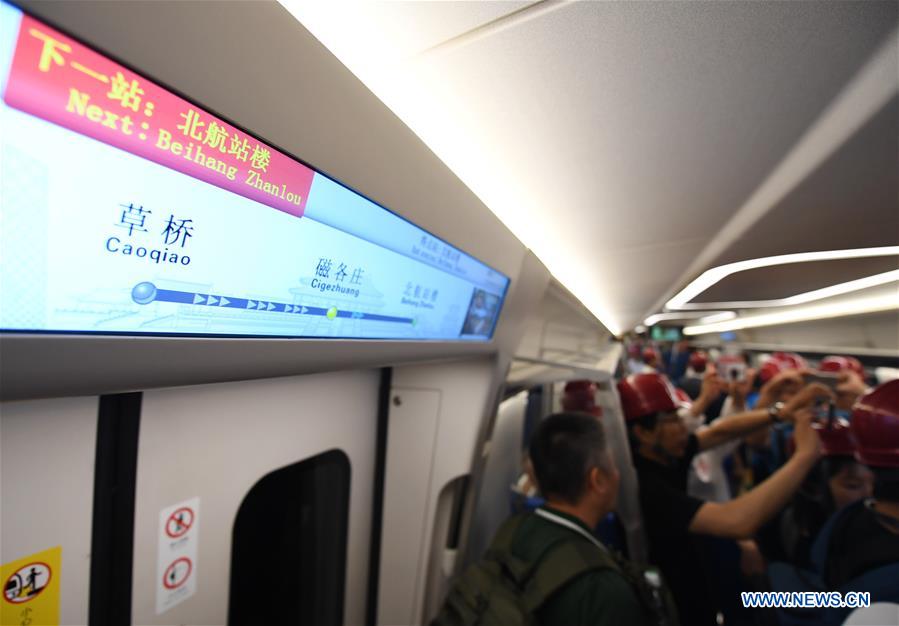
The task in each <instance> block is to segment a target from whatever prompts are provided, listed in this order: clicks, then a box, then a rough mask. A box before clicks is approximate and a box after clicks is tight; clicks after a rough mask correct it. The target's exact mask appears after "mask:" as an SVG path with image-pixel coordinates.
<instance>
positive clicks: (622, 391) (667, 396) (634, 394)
mask: <svg viewBox="0 0 899 626" xmlns="http://www.w3.org/2000/svg"><path fill="white" fill-rule="evenodd" d="M618 395H619V396H620V397H621V407H622V408H623V409H624V418H625V419H626V420H635V419H638V418H640V417H643V416H644V415H649V414H651V413H659V412H665V411H677V409H678V408H679V407H680V400H679V399H678V397H677V392H676V391H675V390H674V385H672V384H671V382H670V381H669V380H668V379H667V378H666V377H665V376H662V375H661V374H633V375H631V376H628V377H627V378H624V379H622V380H619V381H618Z"/></svg>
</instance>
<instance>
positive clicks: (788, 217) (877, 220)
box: [713, 63, 899, 282]
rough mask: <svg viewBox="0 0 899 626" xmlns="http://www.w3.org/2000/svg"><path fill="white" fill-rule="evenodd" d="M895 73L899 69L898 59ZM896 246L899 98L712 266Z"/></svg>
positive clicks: (898, 237) (898, 241)
mask: <svg viewBox="0 0 899 626" xmlns="http://www.w3.org/2000/svg"><path fill="white" fill-rule="evenodd" d="M896 71H897V74H899V63H897V70H896ZM897 244H899V96H895V97H893V98H892V99H891V100H890V102H889V103H888V104H887V105H886V106H885V107H884V108H883V109H882V110H881V111H880V112H879V113H877V114H876V115H875V116H874V117H873V118H871V119H870V120H869V121H868V123H867V124H865V126H864V127H863V128H862V129H861V130H860V131H859V132H858V133H857V134H856V135H855V136H854V137H852V138H851V139H850V140H849V141H848V142H846V143H845V144H843V146H842V147H841V148H840V149H839V150H838V151H837V152H836V153H834V154H833V155H832V156H831V157H830V158H829V159H827V160H826V161H825V162H824V163H822V164H821V165H820V166H819V167H818V169H816V170H815V171H814V172H813V173H812V175H811V176H809V177H808V178H806V179H805V180H804V181H803V182H802V183H801V184H800V185H799V186H798V187H796V188H795V189H794V190H793V191H792V193H790V194H789V195H787V196H786V197H785V198H784V199H783V200H782V201H781V202H780V203H778V204H777V205H776V206H775V207H774V208H772V209H771V211H769V212H768V213H767V214H766V215H765V216H764V217H763V218H762V219H761V220H759V221H758V222H756V223H755V225H753V227H752V228H750V229H749V230H748V231H747V232H746V233H744V235H743V237H741V238H740V239H739V240H737V241H736V242H734V244H733V245H731V246H730V248H729V249H728V250H727V251H725V252H724V253H723V254H722V255H721V256H720V257H718V259H717V260H716V261H715V262H714V263H713V265H723V264H725V263H731V262H734V261H742V260H745V259H751V258H758V257H764V256H773V255H776V254H787V253H793V252H809V251H814V250H841V249H849V248H862V247H879V246H894V245H897ZM810 269H811V268H810ZM833 282H837V281H833Z"/></svg>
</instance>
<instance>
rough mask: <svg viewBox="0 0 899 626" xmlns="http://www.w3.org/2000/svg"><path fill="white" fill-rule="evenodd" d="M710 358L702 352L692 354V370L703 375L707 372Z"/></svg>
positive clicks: (690, 362) (697, 351)
mask: <svg viewBox="0 0 899 626" xmlns="http://www.w3.org/2000/svg"><path fill="white" fill-rule="evenodd" d="M708 362H709V356H708V355H707V354H706V353H705V352H704V351H702V350H696V351H695V352H691V353H690V361H689V364H690V368H691V369H692V370H693V371H694V372H697V373H700V374H701V373H702V372H704V371H705V366H706V365H708Z"/></svg>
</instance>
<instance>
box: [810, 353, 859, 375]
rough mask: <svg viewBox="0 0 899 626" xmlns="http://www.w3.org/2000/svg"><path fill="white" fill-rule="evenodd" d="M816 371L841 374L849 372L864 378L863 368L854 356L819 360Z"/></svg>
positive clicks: (827, 357) (828, 357)
mask: <svg viewBox="0 0 899 626" xmlns="http://www.w3.org/2000/svg"><path fill="white" fill-rule="evenodd" d="M818 369H819V370H821V371H822V372H842V371H845V370H849V371H850V372H855V373H856V374H858V375H859V376H861V377H863V378H864V376H865V368H864V367H862V363H861V361H859V360H858V359H856V358H855V357H854V356H826V357H824V358H823V359H821V364H820V365H819V366H818Z"/></svg>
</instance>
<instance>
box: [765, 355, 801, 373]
mask: <svg viewBox="0 0 899 626" xmlns="http://www.w3.org/2000/svg"><path fill="white" fill-rule="evenodd" d="M771 359H772V360H774V361H779V362H780V363H782V364H784V365H785V366H786V367H784V369H787V370H801V369H804V368H806V367H808V364H807V363H806V362H805V359H803V358H802V357H801V356H799V355H798V354H796V353H795V352H775V353H773V354H772V355H771Z"/></svg>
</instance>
